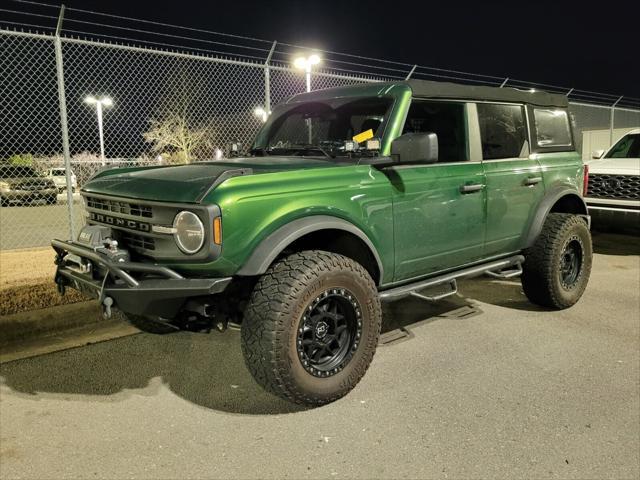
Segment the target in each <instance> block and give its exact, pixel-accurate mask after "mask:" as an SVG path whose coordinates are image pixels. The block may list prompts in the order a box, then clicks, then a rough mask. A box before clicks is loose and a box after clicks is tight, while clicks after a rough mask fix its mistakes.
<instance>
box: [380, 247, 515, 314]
mask: <svg viewBox="0 0 640 480" xmlns="http://www.w3.org/2000/svg"><path fill="white" fill-rule="evenodd" d="M522 262H524V256H522V255H514V256H512V257H508V258H503V259H501V260H494V261H492V262H488V263H483V264H481V265H476V266H474V267H469V268H465V269H462V270H458V271H457V272H450V273H446V274H444V275H440V276H437V277H433V278H428V279H426V280H420V281H419V282H415V283H410V284H409V285H403V286H401V287H396V288H391V289H389V290H384V291H382V292H380V301H382V302H395V301H396V300H400V299H402V298H405V297H409V296H415V297H418V298H423V299H425V300H438V299H440V298H444V296H449V295H453V294H455V293H456V291H457V288H455V285H456V283H455V281H456V280H458V279H461V278H467V277H475V276H479V275H484V274H485V273H489V272H491V273H492V274H493V275H494V276H497V277H499V278H511V277H515V276H516V275H519V274H520V273H521V272H522V267H521V265H522ZM509 267H515V268H514V269H513V270H510V271H508V272H503V270H504V269H506V268H509ZM495 272H498V273H495ZM507 275H508V276H507ZM446 283H448V284H449V285H450V290H449V292H446V293H447V294H446V295H444V296H439V295H436V296H429V295H423V294H421V293H420V290H424V289H426V288H429V287H435V286H438V285H443V284H446Z"/></svg>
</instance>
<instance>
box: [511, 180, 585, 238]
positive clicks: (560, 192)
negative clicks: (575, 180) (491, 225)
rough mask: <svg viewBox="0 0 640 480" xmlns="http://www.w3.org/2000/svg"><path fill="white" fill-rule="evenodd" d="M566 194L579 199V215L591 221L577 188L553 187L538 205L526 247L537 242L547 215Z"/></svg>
mask: <svg viewBox="0 0 640 480" xmlns="http://www.w3.org/2000/svg"><path fill="white" fill-rule="evenodd" d="M565 196H571V197H575V199H576V200H579V202H580V210H581V211H580V212H579V213H578V214H577V215H581V216H584V217H586V218H587V223H589V220H588V217H589V214H588V210H587V204H586V203H585V202H584V199H583V198H582V197H581V196H580V195H579V194H578V192H576V190H575V188H571V187H568V186H559V187H556V188H553V189H551V190H550V191H549V192H547V193H546V195H545V196H544V198H543V199H542V201H541V202H540V204H539V205H538V209H537V210H536V213H535V216H534V217H533V221H532V222H531V225H530V226H529V231H528V232H527V236H526V237H525V242H524V248H529V247H531V246H532V245H533V244H534V243H535V241H536V239H537V238H538V235H540V232H541V231H542V227H543V226H544V222H545V220H546V219H547V215H549V213H550V212H551V209H552V208H553V206H554V205H555V204H556V202H557V201H558V200H560V199H561V198H562V197H565Z"/></svg>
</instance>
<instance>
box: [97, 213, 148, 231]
mask: <svg viewBox="0 0 640 480" xmlns="http://www.w3.org/2000/svg"><path fill="white" fill-rule="evenodd" d="M89 218H90V219H91V220H92V221H94V222H98V223H104V224H106V225H111V226H113V227H121V228H128V229H131V230H138V231H140V232H150V231H151V225H150V224H148V223H143V222H137V221H135V220H126V219H124V218H116V217H112V216H110V215H103V214H102V213H95V212H90V213H89Z"/></svg>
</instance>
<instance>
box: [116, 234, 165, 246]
mask: <svg viewBox="0 0 640 480" xmlns="http://www.w3.org/2000/svg"><path fill="white" fill-rule="evenodd" d="M118 236H119V238H120V242H121V243H122V244H123V245H122V246H123V247H129V248H136V249H142V250H155V249H156V242H155V239H153V238H151V237H144V236H142V235H136V234H135V233H129V232H121V233H120V234H119V235H118Z"/></svg>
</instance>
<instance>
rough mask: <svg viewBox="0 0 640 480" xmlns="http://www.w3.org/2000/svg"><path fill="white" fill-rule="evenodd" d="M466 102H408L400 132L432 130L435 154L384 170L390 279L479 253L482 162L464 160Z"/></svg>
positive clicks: (442, 266) (452, 263) (482, 217)
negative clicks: (390, 189) (390, 217)
mask: <svg viewBox="0 0 640 480" xmlns="http://www.w3.org/2000/svg"><path fill="white" fill-rule="evenodd" d="M468 107H469V106H468V105H467V104H465V103H463V102H441V101H420V100H414V101H413V102H412V104H411V107H410V109H409V113H408V115H407V120H406V124H405V127H404V130H403V133H408V132H434V133H435V134H436V135H437V136H438V147H439V158H438V162H437V163H435V164H429V165H398V166H396V167H393V168H391V169H389V171H388V177H389V178H390V180H391V182H392V184H393V186H394V199H393V202H394V238H395V251H396V254H395V255H396V270H395V277H394V280H395V281H403V280H409V279H412V278H416V277H421V276H425V275H428V274H431V273H435V272H439V271H443V270H448V269H451V268H455V267H458V266H461V265H465V264H468V263H472V262H474V261H477V260H479V259H481V258H482V254H483V243H484V235H485V231H484V226H485V199H486V189H485V180H484V172H483V169H482V163H481V162H480V161H471V160H470V148H469V135H468V121H467V118H468V109H469V108H468ZM478 160H479V159H478Z"/></svg>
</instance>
